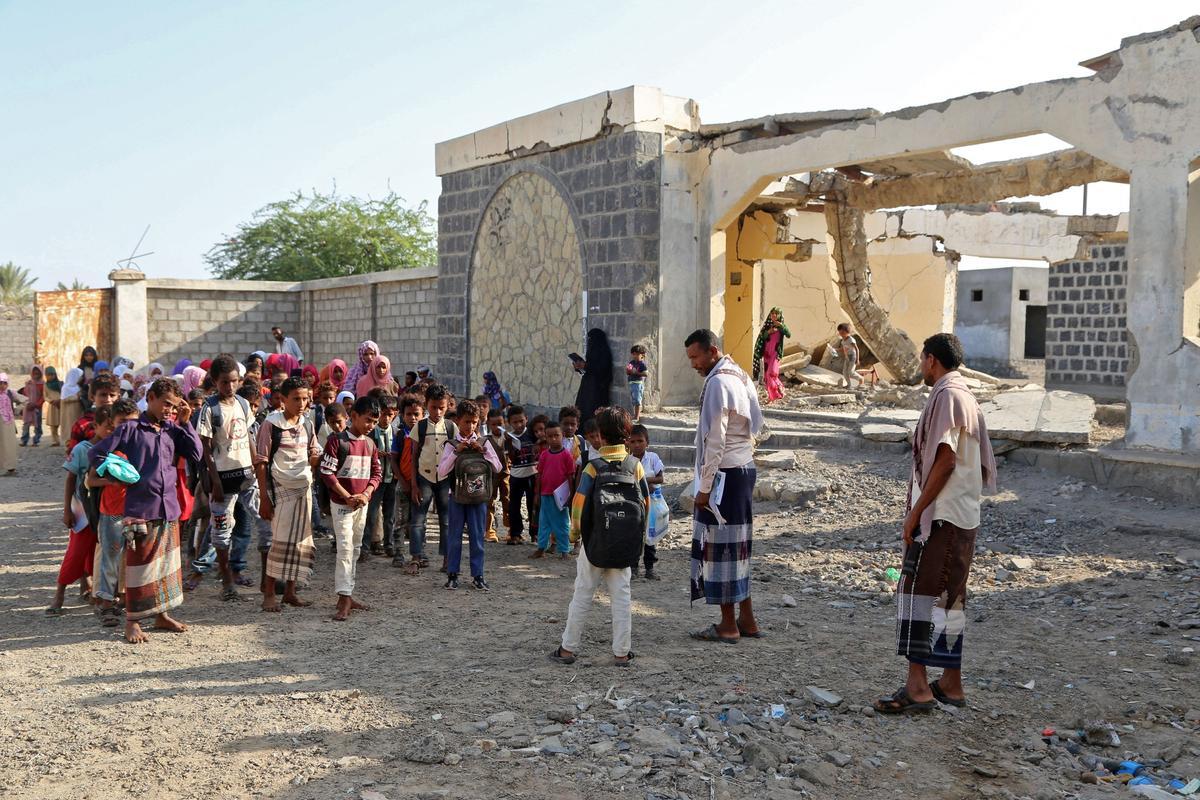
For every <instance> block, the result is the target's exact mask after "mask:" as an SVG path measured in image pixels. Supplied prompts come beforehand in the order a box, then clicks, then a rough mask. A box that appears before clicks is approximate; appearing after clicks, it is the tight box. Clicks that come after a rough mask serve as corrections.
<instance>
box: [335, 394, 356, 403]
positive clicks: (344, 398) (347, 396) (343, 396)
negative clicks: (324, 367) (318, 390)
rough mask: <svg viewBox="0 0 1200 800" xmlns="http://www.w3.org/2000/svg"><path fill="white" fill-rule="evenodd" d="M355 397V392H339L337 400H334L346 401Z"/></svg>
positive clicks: (338, 401)
mask: <svg viewBox="0 0 1200 800" xmlns="http://www.w3.org/2000/svg"><path fill="white" fill-rule="evenodd" d="M353 399H354V392H338V396H337V400H335V401H334V402H337V403H344V402H345V401H347V400H353Z"/></svg>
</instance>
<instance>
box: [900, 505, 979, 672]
mask: <svg viewBox="0 0 1200 800" xmlns="http://www.w3.org/2000/svg"><path fill="white" fill-rule="evenodd" d="M977 531H978V528H976V529H973V530H969V531H967V530H963V529H962V528H959V527H956V526H954V525H951V524H950V523H949V522H946V521H945V520H936V521H935V522H934V523H933V526H932V529H931V530H930V534H929V539H928V540H927V541H926V542H924V543H923V544H922V543H921V542H920V541H919V540H918V541H916V542H914V543H913V544H912V545H911V546H910V547H908V548H907V550H906V551H905V553H904V564H903V567H902V568H901V570H900V582H899V584H898V585H897V587H896V600H897V614H896V637H897V652H898V653H899V654H900V655H902V656H905V657H906V658H908V660H909V661H911V662H913V663H915V664H924V665H925V666H927V667H942V668H944V669H961V668H962V646H963V636H964V634H965V632H966V627H967V614H966V604H967V578H968V576H969V575H970V573H971V559H972V558H973V557H974V555H975V534H976V532H977Z"/></svg>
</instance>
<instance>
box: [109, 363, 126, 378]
mask: <svg viewBox="0 0 1200 800" xmlns="http://www.w3.org/2000/svg"><path fill="white" fill-rule="evenodd" d="M112 372H113V376H114V377H117V378H122V377H124V376H125V373H127V372H129V367H127V366H125V365H124V364H117V365H116V366H115V367H113V371H112Z"/></svg>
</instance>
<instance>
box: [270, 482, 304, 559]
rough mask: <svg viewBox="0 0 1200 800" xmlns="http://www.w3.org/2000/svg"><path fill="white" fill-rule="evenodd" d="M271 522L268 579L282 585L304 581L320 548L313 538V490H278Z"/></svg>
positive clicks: (275, 493)
mask: <svg viewBox="0 0 1200 800" xmlns="http://www.w3.org/2000/svg"><path fill="white" fill-rule="evenodd" d="M274 496H275V502H274V503H273V511H274V513H273V514H272V516H273V517H274V519H272V520H271V547H270V549H269V550H267V575H268V576H269V577H272V578H275V579H276V580H281V581H304V580H307V579H308V576H309V575H310V574H311V573H312V566H313V560H314V556H315V554H316V548H315V546H314V545H313V538H312V490H311V489H310V488H309V487H307V486H306V487H304V488H302V489H284V488H276V489H275V492H274Z"/></svg>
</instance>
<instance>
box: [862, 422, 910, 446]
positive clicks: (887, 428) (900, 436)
mask: <svg viewBox="0 0 1200 800" xmlns="http://www.w3.org/2000/svg"><path fill="white" fill-rule="evenodd" d="M858 432H859V433H860V434H861V435H862V437H863V438H864V439H868V440H870V441H872V442H907V441H908V428H905V427H902V426H900V425H886V424H880V423H875V422H868V423H866V424H865V425H863V426H862V427H860V428H859V429H858Z"/></svg>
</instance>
